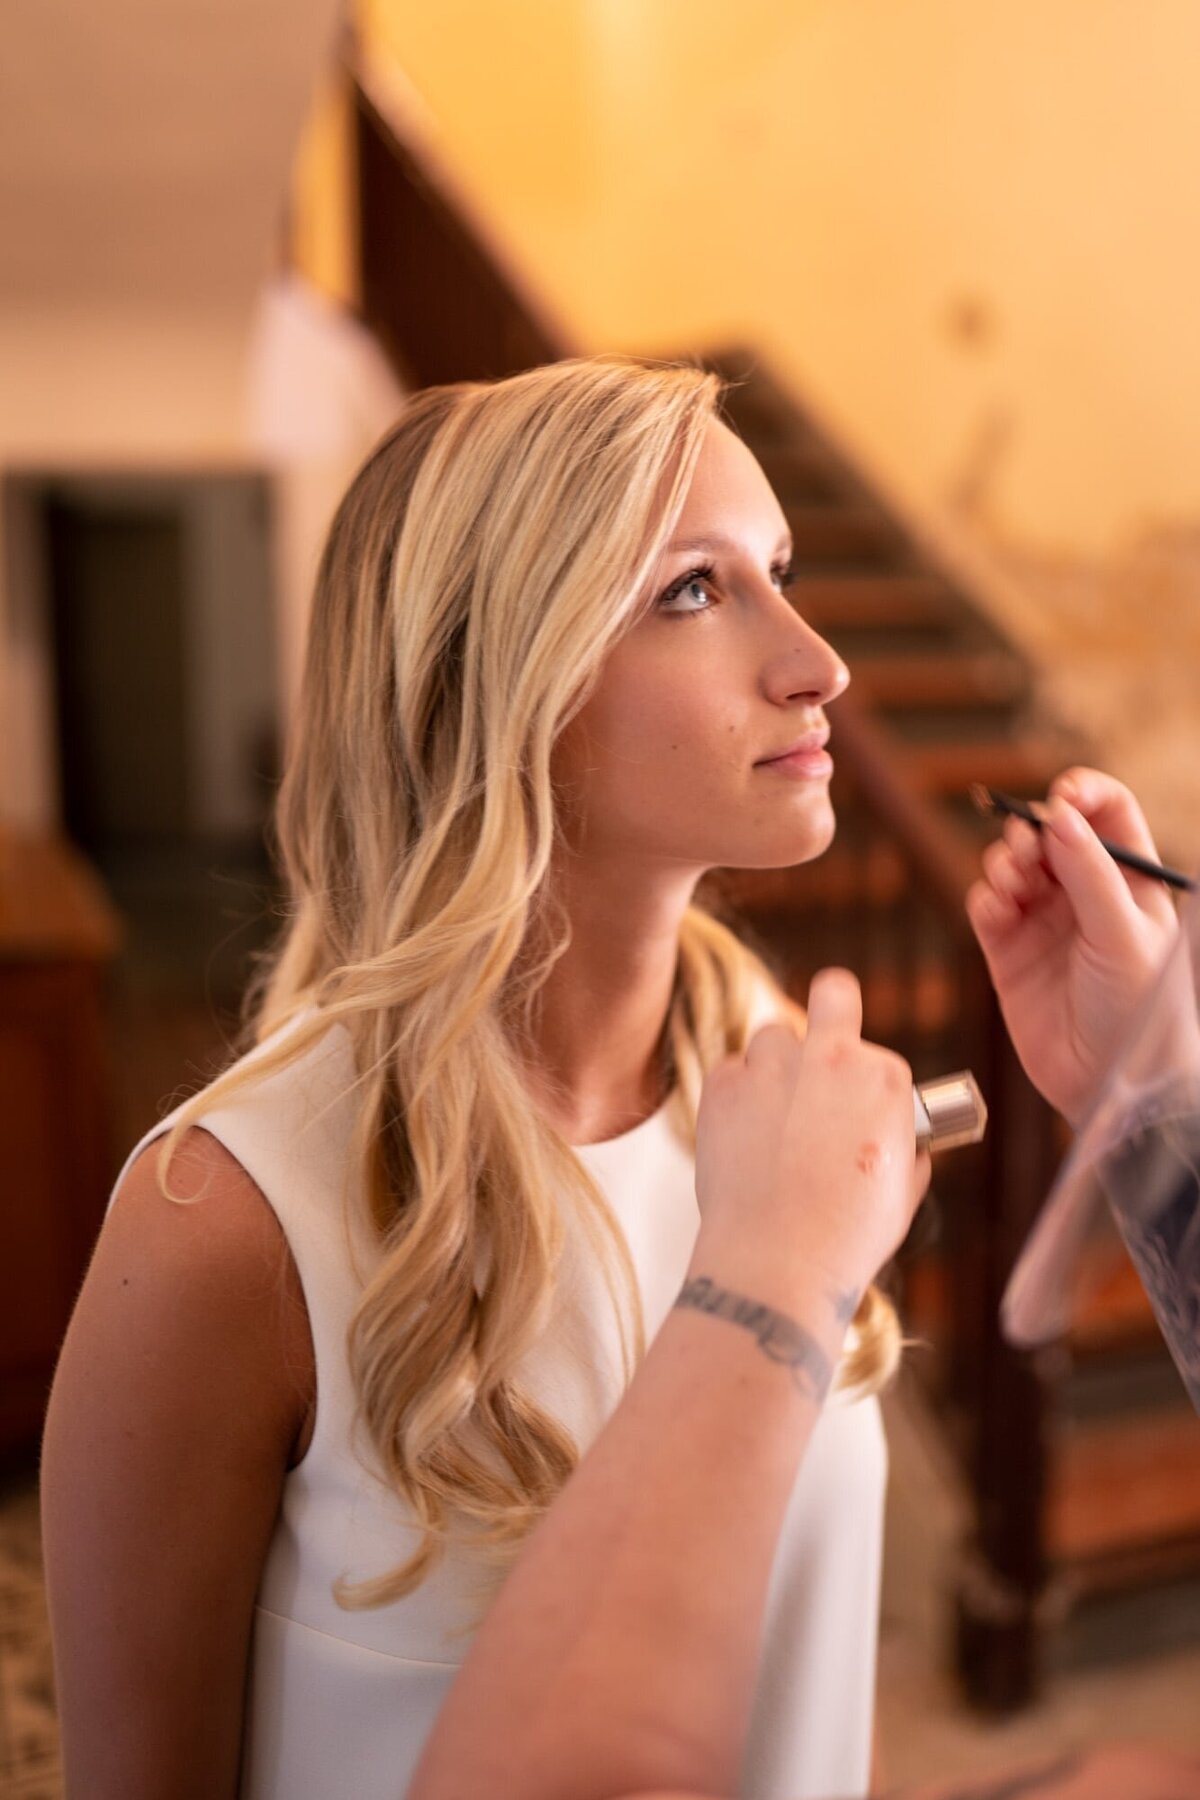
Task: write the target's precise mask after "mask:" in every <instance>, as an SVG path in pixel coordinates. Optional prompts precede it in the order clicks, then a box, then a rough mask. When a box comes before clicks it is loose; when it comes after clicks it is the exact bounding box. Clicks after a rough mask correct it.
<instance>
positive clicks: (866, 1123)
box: [409, 971, 926, 1800]
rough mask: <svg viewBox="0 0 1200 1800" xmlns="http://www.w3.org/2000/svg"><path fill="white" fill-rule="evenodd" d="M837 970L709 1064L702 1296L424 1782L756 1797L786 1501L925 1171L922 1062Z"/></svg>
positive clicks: (565, 1505) (570, 1517) (435, 1749)
mask: <svg viewBox="0 0 1200 1800" xmlns="http://www.w3.org/2000/svg"><path fill="white" fill-rule="evenodd" d="M860 1025H861V1005H860V1001H859V996H858V988H857V983H855V982H854V980H853V978H852V977H850V976H847V975H845V974H844V973H843V972H841V971H827V972H826V974H825V975H824V976H821V977H818V979H817V980H816V981H815V982H814V983H813V989H812V994H811V999H810V1008H809V1016H808V1034H807V1037H806V1038H805V1040H804V1043H803V1044H800V1043H799V1042H798V1041H797V1039H796V1037H795V1035H794V1033H793V1032H792V1031H791V1029H790V1028H789V1027H787V1026H784V1025H770V1026H767V1027H766V1028H765V1029H764V1030H762V1031H760V1032H759V1033H758V1034H757V1035H756V1036H755V1038H754V1039H753V1040H752V1042H751V1044H750V1047H749V1049H748V1051H747V1053H746V1056H745V1058H728V1059H726V1061H725V1062H724V1063H723V1064H721V1065H720V1066H719V1067H718V1068H717V1069H716V1070H714V1071H713V1073H712V1074H711V1075H710V1076H709V1077H708V1080H707V1081H706V1083H705V1090H704V1096H703V1099H702V1102H701V1108H700V1117H699V1121H698V1128H697V1196H698V1198H699V1201H700V1207H701V1214H702V1221H703V1222H702V1225H701V1230H700V1235H699V1238H698V1241H697V1245H696V1249H695V1253H694V1256H693V1259H692V1264H691V1267H690V1269H689V1271H688V1279H687V1281H686V1283H685V1286H684V1289H683V1293H682V1295H681V1302H680V1304H678V1305H677V1306H676V1307H675V1308H674V1309H673V1311H672V1312H671V1313H670V1314H669V1316H668V1318H667V1320H666V1322H665V1324H664V1325H663V1327H662V1329H661V1331H660V1332H659V1333H658V1335H657V1337H656V1338H655V1340H654V1342H653V1344H652V1345H651V1347H650V1350H649V1352H648V1353H647V1356H646V1358H645V1360H644V1362H643V1364H642V1366H641V1367H640V1369H639V1370H638V1372H637V1374H636V1376H635V1377H634V1380H633V1381H632V1383H631V1385H630V1388H629V1391H628V1393H627V1394H626V1396H625V1398H624V1399H623V1401H622V1402H621V1405H620V1406H619V1407H618V1409H617V1411H616V1413H615V1414H614V1415H613V1417H612V1419H611V1420H610V1421H609V1423H608V1425H607V1426H606V1427H605V1429H604V1431H603V1432H602V1433H601V1435H600V1437H599V1438H598V1439H597V1441H596V1443H595V1444H594V1445H593V1446H592V1448H591V1449H590V1450H589V1452H588V1453H587V1455H586V1456H585V1457H584V1458H583V1460H582V1462H581V1463H580V1465H579V1468H578V1469H577V1470H576V1472H575V1474H574V1475H573V1476H572V1478H571V1480H570V1481H569V1482H568V1484H567V1486H566V1488H565V1490H564V1491H563V1493H562V1494H561V1495H560V1496H559V1498H558V1500H557V1501H556V1502H555V1504H554V1505H553V1507H552V1508H551V1509H550V1511H549V1513H548V1514H547V1516H546V1518H545V1519H544V1520H543V1521H542V1523H541V1524H540V1525H539V1527H538V1529H537V1531H536V1532H535V1533H534V1534H533V1536H532V1538H531V1540H530V1542H529V1544H528V1545H527V1546H526V1548H525V1550H524V1552H523V1554H522V1556H521V1558H520V1561H519V1562H518V1564H517V1566H516V1568H515V1570H514V1572H513V1574H512V1575H511V1576H510V1578H509V1580H508V1582H507V1583H506V1585H505V1587H504V1589H503V1591H502V1592H501V1594H500V1597H499V1599H498V1600H497V1602H496V1604H495V1605H494V1607H493V1608H492V1611H491V1612H490V1613H489V1615H488V1617H487V1619H486V1620H485V1622H484V1625H483V1627H482V1630H481V1632H480V1634H479V1637H478V1638H477V1640H476V1642H475V1644H474V1645H473V1647H472V1650H471V1652H470V1654H469V1656H468V1658H467V1661H466V1664H465V1665H464V1668H463V1671H462V1673H461V1675H460V1676H459V1678H458V1680H457V1681H456V1682H455V1685H454V1687H453V1689H452V1691H451V1694H450V1697H449V1699H448V1701H447V1703H446V1705H445V1707H444V1708H443V1709H442V1712H441V1714H440V1716H439V1719H438V1722H437V1725H436V1727H435V1729H434V1732H433V1735H432V1737H431V1739H430V1742H429V1745H428V1747H427V1750H426V1754H425V1756H424V1758H423V1760H422V1762H421V1765H420V1767H419V1769H418V1772H417V1775H416V1777H415V1778H414V1781H413V1783H412V1785H411V1787H410V1789H409V1800H464V1797H465V1796H468V1795H471V1796H474V1795H482V1794H487V1795H488V1796H489V1800H609V1797H611V1796H616V1795H622V1794H630V1793H633V1792H635V1791H637V1790H640V1789H649V1788H659V1789H664V1790H665V1789H683V1790H687V1791H688V1792H694V1793H695V1794H706V1795H714V1794H726V1793H732V1792H733V1791H734V1790H735V1788H736V1785H737V1779H738V1770H739V1765H740V1761H741V1755H742V1747H743V1742H744V1738H745V1733H746V1728H747V1724H748V1719H749V1711H750V1703H751V1698H752V1691H753V1684H754V1678H755V1674H756V1670H757V1664H758V1657H759V1650H760V1643H761V1631H762V1620H763V1614H764V1610H765V1605H766V1595H767V1585H768V1579H769V1576H770V1571H771V1565H772V1562H773V1558H774V1554H775V1546H776V1540H777V1538H778V1533H779V1530H780V1526H781V1524H782V1519H783V1514H784V1509H785V1507H786V1505H787V1500H788V1496H789V1494H790V1492H791V1489H792V1486H793V1483H794V1481H795V1477H796V1472H797V1469H798V1467H799V1465H800V1462H801V1459H802V1457H803V1455H804V1451H805V1448H806V1445H807V1443H808V1439H809V1437H810V1435H811V1432H812V1429H813V1426H814V1425H815V1423H816V1420H817V1418H818V1416H819V1412H820V1408H821V1403H822V1401H823V1399H824V1396H825V1393H826V1390H827V1387H828V1384H829V1380H830V1377H831V1375H832V1372H833V1369H834V1367H835V1365H836V1363H837V1360H838V1357H839V1355H840V1352H841V1347H842V1341H843V1338H844V1336H845V1332H846V1326H847V1323H848V1321H849V1319H850V1317H851V1316H852V1313H853V1311H854V1307H855V1305H856V1304H857V1301H858V1298H859V1296H860V1294H861V1292H862V1290H863V1288H864V1287H865V1286H866V1284H867V1282H868V1281H869V1280H870V1278H871V1277H872V1276H873V1275H874V1274H875V1272H876V1270H877V1269H878V1267H879V1266H880V1264H881V1263H882V1262H883V1261H884V1260H885V1258H886V1257H887V1255H889V1254H890V1252H891V1251H892V1249H894V1247H895V1245H896V1243H898V1241H899V1240H900V1238H901V1237H902V1236H903V1234H904V1231H905V1230H906V1228H907V1225H908V1222H909V1220H910V1218H911V1215H912V1210H913V1207H914V1205H915V1203H916V1199H917V1196H918V1194H919V1192H920V1191H921V1188H922V1187H923V1184H924V1176H925V1172H926V1171H925V1169H924V1167H923V1166H921V1165H919V1164H918V1163H917V1162H916V1161H915V1147H914V1142H913V1119H912V1078H911V1075H910V1073H909V1071H908V1070H907V1068H906V1067H905V1065H904V1064H903V1063H902V1062H900V1060H899V1058H896V1057H893V1056H891V1055H889V1054H888V1053H887V1052H885V1051H881V1050H878V1049H875V1048H874V1047H872V1046H869V1045H864V1044H863V1043H862V1042H861V1040H860V1038H859V1035H858V1034H859V1029H860Z"/></svg>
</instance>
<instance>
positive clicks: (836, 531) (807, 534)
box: [784, 501, 911, 571]
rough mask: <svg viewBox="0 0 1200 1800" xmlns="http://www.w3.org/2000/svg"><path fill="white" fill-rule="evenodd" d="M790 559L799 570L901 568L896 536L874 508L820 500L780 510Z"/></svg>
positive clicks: (905, 561)
mask: <svg viewBox="0 0 1200 1800" xmlns="http://www.w3.org/2000/svg"><path fill="white" fill-rule="evenodd" d="M784 511H785V513H786V514H787V520H788V524H789V526H790V527H791V532H792V541H793V546H794V551H793V556H794V561H795V562H796V563H797V564H798V565H799V566H800V567H801V568H803V566H804V565H805V564H808V565H809V566H810V567H815V568H828V567H840V568H858V569H862V570H864V571H866V570H870V569H879V568H886V569H896V570H897V571H902V570H907V569H908V567H909V564H910V562H911V554H910V552H909V550H908V548H907V546H906V544H905V541H904V538H903V536H902V534H901V533H900V532H899V531H898V530H897V528H896V527H895V525H893V524H892V522H891V520H890V519H889V518H888V517H887V515H886V513H884V512H883V511H882V509H881V508H880V507H878V506H872V505H869V504H866V503H863V502H859V501H826V502H822V503H800V504H793V505H790V506H785V508H784Z"/></svg>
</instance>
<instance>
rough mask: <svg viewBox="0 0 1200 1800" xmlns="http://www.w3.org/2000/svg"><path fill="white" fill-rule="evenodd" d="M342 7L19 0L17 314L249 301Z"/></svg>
mask: <svg viewBox="0 0 1200 1800" xmlns="http://www.w3.org/2000/svg"><path fill="white" fill-rule="evenodd" d="M340 12H341V5H340V0H103V3H102V4H100V3H97V0H90V3H89V0H8V4H7V5H6V6H5V8H4V20H3V51H2V53H0V306H3V307H20V308H28V307H40V306H46V307H54V308H60V307H63V306H67V307H75V306H91V307H96V308H103V309H105V310H109V309H118V310H123V309H125V308H130V309H137V310H142V309H150V310H154V311H161V310H162V309H163V308H164V307H165V308H169V309H180V310H186V311H188V312H193V311H195V310H199V311H201V312H203V311H208V310H210V309H220V310H221V311H228V310H229V309H230V308H231V307H234V308H240V307H242V306H246V305H249V304H250V302H251V301H252V299H253V296H254V293H255V291H256V290H257V288H258V286H259V283H260V281H261V279H262V276H263V274H264V273H265V272H266V271H267V270H268V269H269V268H270V267H271V266H272V263H273V262H274V260H275V258H276V255H277V248H278V245H279V241H280V234H281V225H282V219H283V206H284V197H285V193H286V184H287V175H288V169H289V166H290V163H291V159H292V155H293V152H294V149H295V146H296V142H297V139H298V137H299V133H300V129H301V126H302V124H303V121H304V118H305V114H306V112H307V109H308V105H309V102H310V98H311V95H312V91H313V88H314V86H315V84H316V81H317V80H318V78H319V76H320V74H321V72H322V71H323V69H324V68H325V67H326V66H327V65H328V63H329V61H330V59H331V57H332V56H333V55H334V53H335V51H336V48H337V36H338V24H339V14H340Z"/></svg>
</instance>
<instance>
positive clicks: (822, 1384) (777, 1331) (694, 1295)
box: [675, 1275, 857, 1402]
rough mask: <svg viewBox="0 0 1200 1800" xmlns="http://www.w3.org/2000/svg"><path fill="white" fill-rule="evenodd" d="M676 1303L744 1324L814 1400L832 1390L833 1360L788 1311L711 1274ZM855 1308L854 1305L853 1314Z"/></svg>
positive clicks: (695, 1281)
mask: <svg viewBox="0 0 1200 1800" xmlns="http://www.w3.org/2000/svg"><path fill="white" fill-rule="evenodd" d="M847 1298H848V1296H847ZM838 1300H839V1313H838V1316H839V1318H840V1317H841V1311H840V1306H841V1304H844V1301H843V1297H842V1296H839V1297H838ZM675 1304H676V1306H684V1307H690V1308H692V1310H693V1311H695V1312H703V1313H710V1314H711V1315H712V1316H713V1318H717V1319H728V1320H729V1322H730V1324H731V1325H741V1326H742V1327H743V1329H744V1330H746V1331H749V1332H752V1333H753V1335H754V1338H755V1339H756V1341H757V1343H758V1347H759V1349H760V1350H761V1351H762V1353H763V1355H764V1356H768V1357H770V1359H771V1361H772V1362H777V1363H782V1364H783V1365H784V1366H785V1368H787V1369H788V1370H790V1372H791V1376H792V1380H793V1381H794V1382H795V1384H796V1386H797V1387H798V1388H799V1389H800V1391H801V1393H802V1394H806V1395H807V1396H808V1397H809V1398H810V1399H813V1400H816V1401H818V1402H820V1401H822V1400H824V1398H825V1396H826V1394H827V1393H828V1392H829V1384H830V1382H831V1381H832V1380H833V1365H832V1363H831V1362H830V1360H829V1358H828V1357H827V1356H826V1354H825V1352H824V1351H823V1350H822V1348H821V1346H820V1344H818V1343H817V1341H816V1339H815V1338H814V1337H813V1336H812V1334H811V1332H808V1331H806V1330H805V1329H804V1326H803V1325H801V1324H800V1323H799V1321H798V1320H796V1319H789V1318H788V1316H787V1314H786V1313H781V1312H776V1310H775V1308H774V1307H773V1306H766V1305H764V1304H763V1302H762V1301H761V1300H751V1299H749V1298H748V1297H747V1296H746V1295H745V1294H735V1293H734V1292H733V1291H732V1290H731V1289H730V1288H723V1287H718V1286H717V1284H716V1282H715V1281H712V1280H711V1279H710V1278H709V1277H708V1276H707V1275H697V1276H694V1277H693V1279H692V1280H691V1281H686V1282H685V1283H684V1285H683V1288H682V1290H681V1292H680V1295H679V1298H678V1300H676V1302H675ZM855 1304H857V1302H855ZM853 1311H854V1307H853V1306H852V1307H851V1308H850V1315H852V1314H853Z"/></svg>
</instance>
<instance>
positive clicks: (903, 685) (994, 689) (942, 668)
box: [852, 648, 1030, 710]
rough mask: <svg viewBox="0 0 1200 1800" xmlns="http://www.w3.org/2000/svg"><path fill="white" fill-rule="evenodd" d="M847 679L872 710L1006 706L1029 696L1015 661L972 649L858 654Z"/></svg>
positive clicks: (1024, 671)
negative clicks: (877, 708) (850, 679)
mask: <svg viewBox="0 0 1200 1800" xmlns="http://www.w3.org/2000/svg"><path fill="white" fill-rule="evenodd" d="M852 679H853V681H854V685H855V689H856V691H857V692H858V694H859V695H860V696H865V697H866V698H867V699H868V700H870V701H871V703H872V704H873V705H875V706H879V707H883V708H892V707H946V706H959V707H961V706H969V705H976V706H981V707H984V708H986V709H988V710H992V709H995V708H996V707H1002V706H1003V707H1011V706H1015V705H1018V704H1020V703H1022V702H1024V701H1026V700H1027V699H1028V698H1029V691H1030V679H1029V671H1028V670H1027V668H1026V666H1025V664H1024V663H1023V662H1022V661H1021V660H1020V658H1019V657H1016V656H1011V655H1005V654H1004V653H1003V652H1000V653H995V652H988V651H981V650H974V649H957V650H955V649H950V650H947V649H943V648H937V649H933V650H929V649H924V650H916V649H914V650H908V651H905V650H900V649H897V650H893V651H891V652H890V653H889V652H877V653H876V654H874V655H870V654H866V655H863V654H860V655H859V656H858V658H857V659H856V661H855V665H854V669H853V675H852Z"/></svg>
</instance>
